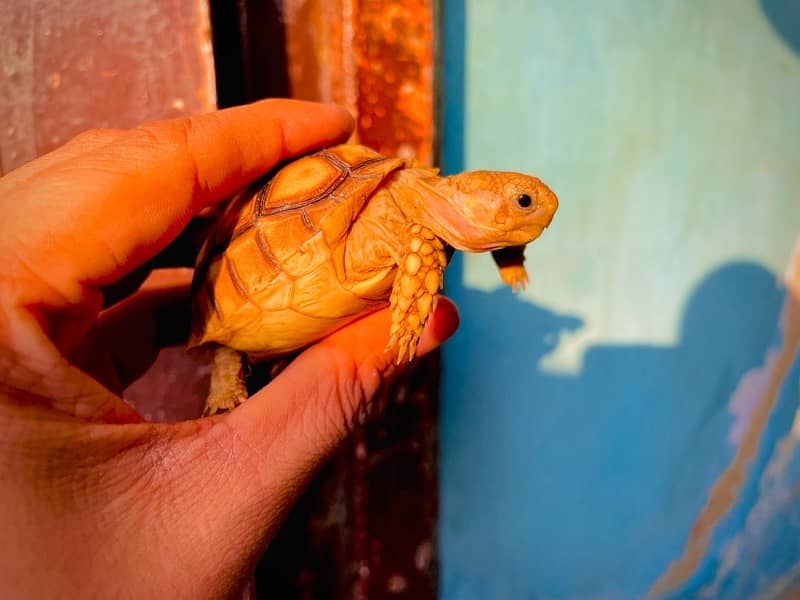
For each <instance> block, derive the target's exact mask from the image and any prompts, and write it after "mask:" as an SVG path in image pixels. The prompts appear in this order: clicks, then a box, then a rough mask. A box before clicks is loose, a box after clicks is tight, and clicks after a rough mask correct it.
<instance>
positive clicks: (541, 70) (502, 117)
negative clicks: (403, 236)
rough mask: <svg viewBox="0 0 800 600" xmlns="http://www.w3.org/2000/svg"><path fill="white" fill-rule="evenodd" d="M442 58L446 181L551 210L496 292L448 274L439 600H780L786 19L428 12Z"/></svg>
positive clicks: (786, 520)
mask: <svg viewBox="0 0 800 600" xmlns="http://www.w3.org/2000/svg"><path fill="white" fill-rule="evenodd" d="M443 40H444V49H443V50H444V65H445V66H444V69H443V77H444V103H443V110H442V118H443V155H442V159H443V164H444V166H445V169H446V170H448V171H454V170H458V169H461V168H508V169H519V170H526V171H532V172H534V173H536V174H538V175H540V176H541V177H542V178H543V179H545V181H547V182H548V183H549V184H551V185H552V187H553V188H554V189H555V190H556V192H557V193H559V196H560V198H561V208H560V210H559V214H558V215H557V216H556V219H555V221H554V224H553V226H552V228H551V230H550V231H548V232H546V233H545V235H544V236H543V238H542V239H541V240H540V241H537V242H536V244H535V245H534V246H533V247H532V248H531V249H530V250H529V255H528V265H529V271H530V274H531V279H532V283H531V287H530V289H529V290H527V291H526V292H525V293H524V294H522V295H521V296H517V297H512V295H511V294H510V293H509V292H507V291H505V290H503V289H501V285H500V283H499V279H498V277H497V275H496V273H495V272H494V267H493V266H492V264H491V262H490V261H488V260H486V257H483V256H479V255H476V256H468V257H466V258H464V259H463V260H461V261H460V262H457V263H456V264H455V265H454V267H455V268H452V269H450V273H449V279H448V281H447V289H448V292H449V293H450V294H451V295H453V296H454V297H455V298H456V300H457V301H459V303H460V305H461V308H462V312H463V316H464V321H463V325H462V329H461V331H460V332H459V333H458V334H457V336H456V338H455V339H454V340H453V341H452V342H451V343H450V344H449V345H448V346H447V348H446V350H445V357H444V359H445V362H444V406H443V412H442V473H441V477H442V481H441V489H442V506H441V524H440V534H441V560H442V569H441V579H440V583H441V586H442V597H443V598H445V599H448V600H449V599H456V598H457V599H461V598H508V597H536V598H539V597H542V598H554V599H566V598H575V599H580V598H613V599H616V598H642V597H645V596H647V595H648V594H649V595H650V596H651V597H669V598H720V597H724V598H748V599H749V598H760V597H764V598H767V597H771V598H790V597H794V596H792V594H796V593H797V592H800V526H798V524H797V523H800V503H798V502H797V501H796V499H797V495H798V494H799V493H800V446H798V441H799V440H798V438H799V437H800V416H797V415H798V405H799V404H800V383H799V382H800V359H798V356H797V349H798V344H799V343H800V333H798V330H797V327H798V326H797V324H796V323H797V319H798V316H797V314H798V308H797V302H798V301H797V298H798V290H799V288H800V259H798V258H797V253H796V252H795V253H794V254H793V247H794V244H795V243H796V242H797V240H798V235H800V200H798V195H797V190H798V189H800V158H799V157H800V113H798V111H797V99H798V98H800V13H798V9H797V5H796V3H795V4H792V3H791V2H784V1H781V0H774V1H772V0H763V1H762V2H758V1H757V0H732V1H723V0H713V1H711V2H704V3H696V2H691V1H690V0H675V1H673V2H669V3H641V2H636V1H635V0H610V1H608V2H603V3H596V2H590V1H589V0H568V1H566V2H558V3H555V2H549V1H545V0H536V1H530V2H523V1H521V0H519V1H512V0H507V1H505V2H502V3H501V5H500V6H498V5H497V4H496V3H495V4H490V3H481V2H478V1H477V0H463V1H462V0H447V1H446V2H445V3H444V25H443ZM793 256H794V258H791V257H793ZM787 264H788V265H789V267H788V269H787ZM459 269H460V270H459ZM791 290H794V291H791Z"/></svg>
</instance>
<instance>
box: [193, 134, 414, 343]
mask: <svg viewBox="0 0 800 600" xmlns="http://www.w3.org/2000/svg"><path fill="white" fill-rule="evenodd" d="M405 166H408V163H407V162H406V161H405V160H404V159H401V158H387V157H385V156H382V155H381V154H378V153H377V152H375V151H373V150H371V149H369V148H366V147H364V146H358V145H341V146H336V147H333V148H328V149H325V150H322V151H319V152H316V153H314V154H311V155H308V156H305V157H302V158H300V159H298V160H295V161H293V162H290V163H288V164H287V165H286V166H284V167H282V168H281V169H280V170H278V171H277V173H275V175H274V176H273V177H272V178H271V179H270V180H269V182H268V183H267V184H266V185H264V186H263V187H261V188H260V189H258V191H257V192H256V193H253V191H250V192H249V193H247V192H245V193H242V194H241V195H240V196H238V197H237V198H235V199H234V200H233V201H232V202H231V204H230V205H229V206H228V207H227V209H226V210H225V212H224V213H223V215H222V216H221V218H220V219H219V221H218V223H217V225H216V226H215V229H214V231H213V232H212V234H211V235H210V237H209V239H208V240H207V242H206V244H205V245H204V247H203V249H202V250H201V252H200V256H199V257H198V261H197V270H196V273H195V281H194V290H193V296H194V299H193V307H194V314H193V318H192V333H191V338H190V342H189V346H190V347H191V346H196V345H199V344H203V343H206V342H217V343H221V344H228V345H232V346H234V347H237V349H239V350H242V351H252V350H253V349H255V348H257V347H258V346H259V345H260V343H261V342H260V340H262V339H264V338H265V337H266V338H269V336H270V335H271V333H272V332H270V331H269V328H270V327H273V328H274V329H275V331H274V334H275V335H276V336H283V337H284V338H285V337H286V335H287V331H289V332H291V329H292V325H293V323H295V322H296V321H297V320H298V319H299V320H301V321H303V322H304V323H307V322H308V321H309V319H313V320H314V321H315V322H316V321H318V322H319V327H318V329H319V331H323V330H327V329H330V326H331V324H333V323H334V322H335V321H340V320H341V312H342V311H341V306H340V305H341V292H342V290H341V289H340V288H339V289H338V290H336V291H337V293H338V294H339V297H338V299H337V300H336V302H335V304H337V305H338V306H331V305H330V303H329V302H326V294H327V293H328V290H331V289H334V288H336V284H337V282H338V281H342V280H343V279H344V273H339V272H337V271H338V269H339V268H340V267H338V266H337V265H340V264H341V263H342V261H340V260H332V257H334V255H336V253H340V254H339V256H340V255H341V254H343V253H344V251H345V245H346V241H347V235H348V232H349V230H350V227H351V226H352V224H353V222H354V221H355V220H356V218H357V216H358V214H359V212H360V211H361V209H362V208H363V206H364V205H365V203H366V202H367V201H368V200H369V198H370V196H371V195H372V194H373V192H375V190H376V189H377V188H378V187H379V186H380V185H381V183H382V182H383V181H384V179H385V178H386V177H387V176H388V175H389V174H390V173H392V172H393V171H396V170H397V169H401V168H404V167H405ZM363 300H364V299H363V297H360V298H354V308H355V309H356V311H355V312H363ZM385 300H386V299H385V298H379V299H376V305H378V304H380V303H384V304H385ZM265 312H269V318H268V319H266V320H265V318H264V313H265ZM250 322H252V323H253V324H257V327H252V328H251V327H247V325H248V324H249V323H250ZM265 328H266V330H265ZM234 330H235V332H234ZM249 330H252V335H253V339H252V344H250V342H249V341H248V340H247V339H246V336H247V335H248V331H249ZM234 335H235V336H236V339H235V340H234V339H233V336H234ZM289 335H291V334H290V333H289ZM243 336H245V337H244V338H243ZM309 337H313V334H311V333H309V331H308V326H307V325H306V326H304V327H301V328H298V331H297V340H288V341H285V343H284V345H285V346H286V348H285V349H289V346H296V347H297V348H300V347H302V346H304V345H306V344H307V343H308V342H309V341H310V340H309ZM232 342H233V343H232ZM249 344H250V345H252V348H249V347H248V345H249Z"/></svg>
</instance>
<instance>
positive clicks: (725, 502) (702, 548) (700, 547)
mask: <svg viewBox="0 0 800 600" xmlns="http://www.w3.org/2000/svg"><path fill="white" fill-rule="evenodd" d="M784 279H785V284H786V288H787V294H786V303H785V305H784V308H783V314H782V316H781V321H782V323H781V326H782V327H781V328H782V330H783V344H782V345H781V348H780V350H779V351H778V353H777V355H776V357H775V361H774V363H773V366H772V370H771V372H770V373H769V380H768V385H767V388H766V390H765V391H764V393H763V394H762V396H761V397H760V398H759V400H758V403H757V404H756V406H755V408H754V409H753V412H752V415H751V419H750V424H749V427H748V430H747V432H746V434H745V435H744V437H743V438H742V441H741V443H740V444H739V447H738V448H737V450H736V454H735V455H734V457H733V459H732V461H731V463H730V464H729V465H728V467H727V468H726V469H725V471H723V473H722V474H721V475H720V477H719V478H718V479H717V481H716V483H715V484H714V485H713V486H712V488H711V491H710V493H709V496H708V500H707V501H706V504H705V506H704V507H703V509H702V511H701V512H700V515H699V516H698V517H697V520H696V521H695V523H694V525H693V527H692V530H691V532H690V534H689V540H688V541H687V543H686V546H685V547H684V550H683V554H682V555H681V557H680V558H678V559H677V560H675V561H674V562H672V563H671V564H670V566H669V568H668V569H667V571H666V572H665V573H664V574H663V575H661V577H659V579H658V580H656V582H655V583H654V584H653V586H652V587H651V588H650V591H649V593H648V597H649V598H659V597H662V596H663V595H665V594H667V593H669V592H672V591H674V590H676V589H677V588H678V587H679V586H680V585H682V584H684V583H685V582H686V581H687V580H688V579H689V577H690V576H691V575H692V573H694V571H695V570H696V569H697V567H698V566H699V565H700V561H701V560H702V559H703V556H704V555H705V553H706V551H707V550H708V546H709V543H710V541H711V535H712V533H713V530H714V527H715V525H716V524H717V523H718V522H719V520H720V519H721V518H722V517H723V516H724V515H725V514H726V513H727V512H728V511H729V510H730V508H731V507H732V506H733V504H734V503H735V502H736V500H737V499H738V497H739V494H740V492H741V489H742V485H743V483H744V480H745V476H746V472H747V468H748V466H749V465H750V462H751V461H752V459H753V457H754V456H755V454H756V452H757V450H758V446H759V442H760V441H761V435H762V433H763V431H764V427H765V426H766V423H767V420H768V418H769V414H770V412H771V411H772V407H773V406H774V404H775V400H776V398H777V396H778V391H779V390H780V387H781V385H782V384H783V383H784V381H785V379H786V375H787V373H788V372H789V369H790V368H791V365H792V363H793V361H794V359H795V356H796V354H797V351H798V348H800V240H798V243H797V245H796V246H795V252H794V255H793V257H792V259H791V261H790V264H789V267H788V269H787V271H786V274H785V278H784Z"/></svg>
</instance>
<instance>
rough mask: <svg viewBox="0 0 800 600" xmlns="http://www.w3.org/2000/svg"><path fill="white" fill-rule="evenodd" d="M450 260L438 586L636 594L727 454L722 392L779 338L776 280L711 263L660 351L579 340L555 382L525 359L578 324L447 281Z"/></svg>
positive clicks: (673, 545)
mask: <svg viewBox="0 0 800 600" xmlns="http://www.w3.org/2000/svg"><path fill="white" fill-rule="evenodd" d="M453 266H454V267H455V270H454V271H453V275H454V277H452V279H453V281H452V282H449V285H448V287H447V293H448V294H452V296H453V297H454V298H456V300H457V301H458V303H459V306H460V308H461V310H462V314H463V321H462V325H461V328H460V331H459V333H458V334H456V337H455V338H454V339H453V340H452V341H451V342H450V343H449V344H448V346H447V347H446V350H445V364H444V382H445V383H444V385H445V388H446V389H445V397H446V398H447V399H448V401H447V403H445V406H444V412H443V427H444V430H445V431H446V432H447V434H446V435H445V436H444V439H443V445H442V457H443V460H442V462H443V468H442V480H443V481H442V489H443V511H442V516H443V522H442V529H441V531H442V542H443V547H444V549H445V557H446V562H447V569H446V572H445V577H446V579H445V580H444V581H443V583H444V585H445V588H446V589H450V591H454V588H453V587H450V584H452V585H453V586H455V587H456V588H461V587H462V586H464V585H467V586H469V581H470V580H472V579H473V578H475V577H478V578H483V577H487V578H489V579H493V578H495V577H499V578H506V580H508V581H517V582H518V583H519V584H521V585H522V586H523V587H522V588H521V589H516V588H514V589H513V590H508V589H506V591H507V592H509V593H510V592H511V591H513V592H514V593H515V594H517V593H523V592H524V593H532V592H536V593H539V594H543V595H545V596H548V597H549V596H551V595H552V596H553V597H557V598H559V597H587V596H585V594H589V595H590V596H591V595H595V596H596V595H598V594H601V593H602V592H607V593H610V594H611V597H636V595H637V594H642V593H643V592H644V591H645V590H646V589H647V585H648V583H649V582H650V581H652V579H653V578H654V577H655V576H657V575H658V574H659V573H660V572H661V570H662V569H663V568H664V566H665V565H666V564H667V563H668V562H669V560H671V559H672V558H674V557H675V555H677V554H678V553H679V551H680V549H681V548H682V545H683V543H684V542H685V539H686V536H687V534H688V530H689V528H690V527H691V525H692V523H693V521H694V518H695V517H696V515H697V513H698V512H699V511H700V510H701V508H702V506H703V503H704V502H705V499H706V497H707V491H708V488H709V486H710V485H711V484H712V483H713V481H714V479H715V477H716V476H717V475H718V474H719V472H720V471H721V470H722V469H723V468H724V467H725V465H726V464H727V463H728V461H729V460H730V458H731V455H732V452H733V447H732V444H731V443H730V442H729V441H728V440H729V437H730V435H731V431H732V430H734V429H735V428H736V427H735V425H736V424H735V422H734V420H735V418H736V417H735V416H734V415H733V414H732V413H731V400H732V396H733V395H734V391H735V390H736V389H737V387H738V386H739V384H740V383H741V381H742V378H743V377H744V376H745V375H746V374H747V373H748V372H749V371H751V370H752V369H754V368H758V367H760V366H762V365H763V364H764V360H765V356H766V355H767V353H768V350H769V348H771V347H772V346H774V344H775V342H776V340H777V337H776V336H777V335H779V334H778V333H777V332H778V321H779V314H780V309H781V305H782V300H783V291H782V290H781V288H780V287H779V286H778V284H777V281H776V277H775V276H774V275H773V274H772V273H770V272H768V271H767V270H766V269H764V268H762V267H761V266H759V265H758V264H754V263H749V262H736V263H731V264H728V265H726V266H724V267H721V268H719V269H718V270H716V271H714V272H713V273H711V274H710V275H709V276H708V277H706V278H705V279H704V280H703V281H702V282H701V283H700V284H699V285H698V286H697V287H696V288H695V289H694V291H693V293H692V294H691V297H690V298H689V300H688V303H687V305H686V306H685V309H684V315H683V320H682V326H681V332H680V339H679V341H678V343H677V344H676V345H675V346H665V347H659V346H650V345H598V346H594V347H591V348H590V349H589V350H588V351H587V353H586V354H585V356H584V361H583V365H582V367H581V370H580V372H579V373H577V374H576V375H575V376H569V375H566V376H565V375H559V374H550V373H545V372H542V371H541V370H539V369H538V367H537V365H538V362H539V360H540V359H541V358H542V357H543V356H544V355H546V354H547V353H548V352H550V351H551V350H552V349H553V347H554V344H555V343H557V340H558V334H559V332H563V331H569V330H574V329H577V328H579V327H580V325H581V322H580V321H579V320H578V319H576V318H575V317H571V316H563V315H558V314H555V313H553V312H551V311H549V310H547V309H545V308H543V307H541V306H535V305H532V304H531V303H529V302H528V301H525V300H521V299H518V298H516V297H515V296H514V295H512V293H511V292H510V291H508V290H506V289H502V290H498V291H494V292H491V293H485V292H481V291H476V290H471V289H466V288H464V287H461V286H460V284H459V281H460V278H457V275H458V268H459V267H460V264H456V265H453ZM631 310H633V311H635V312H642V311H644V310H647V309H646V307H631ZM478 365H480V368H477V367H476V366H478ZM737 402H740V400H737ZM737 412H744V413H745V416H744V417H742V418H746V412H747V410H746V407H745V409H744V410H743V411H742V409H741V407H738V408H737ZM789 425H790V422H787V424H786V427H787V428H788V427H789ZM448 580H450V581H448ZM485 581H486V580H485V579H484V582H485ZM504 589H505V588H504ZM473 591H474V589H473ZM486 591H487V595H486V596H484V597H492V594H490V593H488V592H489V590H486ZM582 594H583V596H582ZM456 596H457V595H456ZM456 596H453V595H449V594H448V597H456Z"/></svg>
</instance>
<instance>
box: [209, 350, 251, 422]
mask: <svg viewBox="0 0 800 600" xmlns="http://www.w3.org/2000/svg"><path fill="white" fill-rule="evenodd" d="M245 400H247V388H246V387H245V383H244V373H243V370H242V355H241V353H239V352H237V351H236V350H233V349H232V348H228V347H227V346H217V347H215V348H214V359H213V362H212V363H211V386H210V387H209V390H208V398H206V407H205V410H203V416H204V417H208V416H210V415H215V414H217V413H220V412H227V411H229V410H233V409H234V408H236V407H237V406H239V405H240V404H241V403H242V402H244V401H245Z"/></svg>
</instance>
